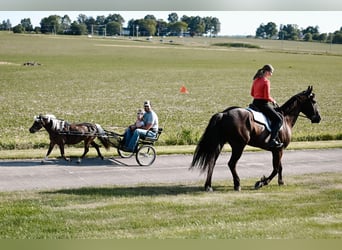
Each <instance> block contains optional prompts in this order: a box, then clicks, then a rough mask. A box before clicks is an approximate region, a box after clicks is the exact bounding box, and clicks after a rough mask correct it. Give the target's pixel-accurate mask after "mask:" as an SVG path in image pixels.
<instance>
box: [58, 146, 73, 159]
mask: <svg viewBox="0 0 342 250" xmlns="http://www.w3.org/2000/svg"><path fill="white" fill-rule="evenodd" d="M58 146H59V151H60V152H61V156H62V158H63V159H64V160H66V161H70V160H68V159H67V158H66V157H65V153H64V145H63V144H59V145H58Z"/></svg>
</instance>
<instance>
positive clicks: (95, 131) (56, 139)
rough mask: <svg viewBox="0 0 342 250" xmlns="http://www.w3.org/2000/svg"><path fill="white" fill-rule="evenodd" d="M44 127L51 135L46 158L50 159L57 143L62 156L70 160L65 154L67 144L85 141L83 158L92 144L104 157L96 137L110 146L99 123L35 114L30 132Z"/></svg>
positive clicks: (105, 145) (106, 146)
mask: <svg viewBox="0 0 342 250" xmlns="http://www.w3.org/2000/svg"><path fill="white" fill-rule="evenodd" d="M43 127H44V128H45V129H46V131H47V132H48V133H49V136H50V145H49V149H48V151H47V153H46V156H45V160H47V159H48V156H49V155H50V153H51V151H52V149H53V147H54V146H55V145H56V144H57V145H58V146H59V149H60V152H61V156H62V158H63V159H65V160H68V159H67V158H66V157H65V155H64V145H65V144H67V145H70V144H77V143H79V142H81V141H84V153H83V155H82V156H81V159H83V158H84V157H85V155H86V154H87V153H88V151H89V146H90V145H92V146H93V147H94V148H95V149H96V151H97V154H98V156H99V157H100V158H101V159H103V156H102V155H101V152H100V149H99V145H98V144H97V143H96V142H95V141H94V140H95V139H96V138H99V140H100V141H101V143H102V144H103V146H104V147H105V148H106V149H107V150H108V149H109V147H110V144H109V140H108V137H107V136H106V133H105V131H104V130H103V129H102V127H101V126H100V125H99V124H92V123H86V122H85V123H68V122H66V121H64V120H60V119H57V118H56V117H55V116H54V115H39V116H35V118H34V123H33V125H32V126H31V128H30V129H29V130H30V133H35V132H37V131H39V130H40V129H41V128H43ZM79 162H80V160H79Z"/></svg>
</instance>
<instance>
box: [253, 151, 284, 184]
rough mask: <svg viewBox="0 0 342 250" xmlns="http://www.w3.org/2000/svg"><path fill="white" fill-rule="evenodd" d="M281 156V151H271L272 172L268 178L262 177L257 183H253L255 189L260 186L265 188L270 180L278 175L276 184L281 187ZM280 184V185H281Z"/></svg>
mask: <svg viewBox="0 0 342 250" xmlns="http://www.w3.org/2000/svg"><path fill="white" fill-rule="evenodd" d="M282 156H283V150H282V149H280V150H274V151H272V157H273V160H272V163H273V171H272V173H271V175H270V176H269V177H267V178H266V177H265V176H264V177H262V178H261V180H260V181H257V182H256V183H255V186H254V187H255V189H259V188H261V187H262V186H266V185H268V183H270V182H271V181H272V179H273V178H274V176H276V175H277V174H278V184H279V185H282V184H283V180H282V165H281V158H282ZM281 183H282V184H281Z"/></svg>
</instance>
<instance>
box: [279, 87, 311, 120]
mask: <svg viewBox="0 0 342 250" xmlns="http://www.w3.org/2000/svg"><path fill="white" fill-rule="evenodd" d="M303 95H305V91H303V92H300V93H298V94H296V95H294V96H292V97H291V98H290V99H289V100H287V101H286V102H285V103H284V104H283V105H282V106H280V107H279V108H278V110H279V111H280V112H282V113H283V114H288V113H290V112H291V111H292V110H293V108H294V107H295V106H297V102H299V101H301V100H302V96H303Z"/></svg>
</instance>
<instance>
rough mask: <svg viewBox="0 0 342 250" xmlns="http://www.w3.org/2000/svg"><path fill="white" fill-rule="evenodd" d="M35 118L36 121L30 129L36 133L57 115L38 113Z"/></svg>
mask: <svg viewBox="0 0 342 250" xmlns="http://www.w3.org/2000/svg"><path fill="white" fill-rule="evenodd" d="M33 119H34V122H33V124H32V126H31V128H30V129H29V131H30V133H35V132H37V131H39V130H40V129H41V128H42V127H44V126H46V125H47V124H49V123H50V122H51V120H52V119H56V117H55V116H54V115H38V116H35V117H34V118H33Z"/></svg>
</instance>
